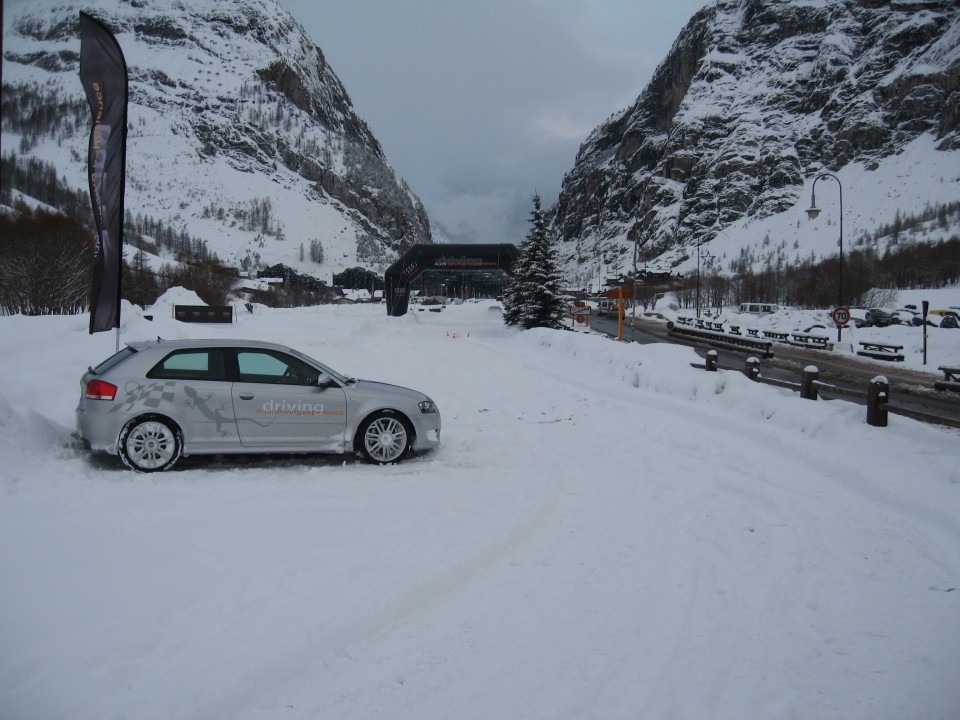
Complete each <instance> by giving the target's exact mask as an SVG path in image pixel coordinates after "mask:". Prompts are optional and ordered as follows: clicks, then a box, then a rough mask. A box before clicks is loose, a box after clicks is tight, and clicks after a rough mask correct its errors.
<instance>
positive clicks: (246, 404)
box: [233, 348, 347, 452]
mask: <svg viewBox="0 0 960 720" xmlns="http://www.w3.org/2000/svg"><path fill="white" fill-rule="evenodd" d="M235 353H236V363H237V371H238V375H237V382H236V383H234V385H233V407H234V413H235V415H236V418H237V429H238V431H239V433H240V442H241V443H242V444H243V446H244V447H251V448H258V449H262V450H269V449H276V450H284V449H287V450H289V449H293V450H297V449H300V450H321V451H336V452H339V451H341V450H342V449H343V444H344V442H345V438H344V434H345V430H346V423H347V401H346V395H345V393H344V391H343V388H341V387H340V386H339V385H337V384H335V383H334V384H332V385H330V386H327V387H320V386H319V385H318V379H319V377H320V371H319V370H318V369H316V368H314V367H313V366H312V365H309V364H308V363H306V362H304V361H303V360H301V359H299V358H296V357H293V356H292V355H288V354H287V353H284V352H280V351H277V350H272V349H260V348H237V349H236V350H235Z"/></svg>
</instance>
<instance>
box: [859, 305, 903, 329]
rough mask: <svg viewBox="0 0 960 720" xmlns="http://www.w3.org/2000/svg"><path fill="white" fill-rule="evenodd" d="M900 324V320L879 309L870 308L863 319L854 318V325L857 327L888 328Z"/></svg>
mask: <svg viewBox="0 0 960 720" xmlns="http://www.w3.org/2000/svg"><path fill="white" fill-rule="evenodd" d="M899 322H900V319H899V318H897V317H894V316H893V315H892V314H891V313H888V312H887V311H886V310H880V309H879V308H870V309H869V310H867V311H866V312H865V313H864V315H863V317H862V318H860V317H857V316H854V318H853V323H854V325H855V326H856V327H887V326H888V325H896V324H897V323H899Z"/></svg>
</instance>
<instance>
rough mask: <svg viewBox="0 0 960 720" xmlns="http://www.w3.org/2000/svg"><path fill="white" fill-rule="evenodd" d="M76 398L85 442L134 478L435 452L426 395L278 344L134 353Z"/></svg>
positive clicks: (107, 365)
mask: <svg viewBox="0 0 960 720" xmlns="http://www.w3.org/2000/svg"><path fill="white" fill-rule="evenodd" d="M80 387H81V393H80V404H79V405H78V407H77V430H78V432H79V435H80V437H81V439H82V440H83V441H84V442H85V443H86V444H87V445H88V446H89V447H90V448H91V449H92V450H94V451H100V452H106V453H110V454H114V455H119V456H120V459H121V460H122V461H123V463H124V464H125V465H127V466H128V467H130V468H132V469H134V470H137V471H140V472H154V471H159V470H168V469H170V468H171V467H173V465H174V464H175V463H176V462H177V460H178V459H179V458H180V457H181V456H184V455H204V454H220V453H313V452H317V453H320V452H333V453H348V452H356V453H357V454H359V455H360V456H361V457H362V458H363V459H365V460H367V461H368V462H373V463H379V464H386V463H393V462H398V461H399V460H401V459H403V458H404V457H406V456H407V455H408V453H410V452H411V451H418V450H428V449H431V448H435V447H437V446H438V445H439V442H440V412H439V411H438V409H437V406H436V404H435V403H434V402H433V400H431V399H430V398H429V397H427V396H426V395H424V394H423V393H420V392H417V391H415V390H409V389H407V388H403V387H398V386H396V385H387V384H385V383H379V382H371V381H368V380H356V379H354V378H350V377H347V376H346V375H341V374H340V373H338V372H336V371H335V370H333V369H331V368H329V367H327V366H326V365H324V364H322V363H320V362H318V361H316V360H314V359H313V358H311V357H309V356H307V355H304V354H303V353H301V352H298V351H296V350H293V349H291V348H288V347H284V346H282V345H276V344H274V343H266V342H258V341H251V340H177V341H163V340H160V341H157V342H142V343H130V344H128V345H127V346H126V347H125V348H123V349H122V350H120V352H118V353H116V354H115V355H113V356H112V357H110V358H108V359H107V360H104V361H103V362H102V363H100V365H98V366H97V367H95V368H90V369H89V370H88V372H87V373H85V374H84V376H83V378H82V380H81V381H80Z"/></svg>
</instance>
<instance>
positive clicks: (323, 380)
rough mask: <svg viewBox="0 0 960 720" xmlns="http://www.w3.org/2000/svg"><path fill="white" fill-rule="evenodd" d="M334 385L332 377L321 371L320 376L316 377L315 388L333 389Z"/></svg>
mask: <svg viewBox="0 0 960 720" xmlns="http://www.w3.org/2000/svg"><path fill="white" fill-rule="evenodd" d="M335 384H336V383H335V382H334V381H333V378H332V377H330V376H329V375H328V374H327V373H325V372H323V371H322V370H321V371H320V374H319V375H318V376H317V387H322V388H327V387H333V386H334V385H335Z"/></svg>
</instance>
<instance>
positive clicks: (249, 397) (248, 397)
mask: <svg viewBox="0 0 960 720" xmlns="http://www.w3.org/2000/svg"><path fill="white" fill-rule="evenodd" d="M240 399H241V400H253V393H252V392H242V393H240Z"/></svg>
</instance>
